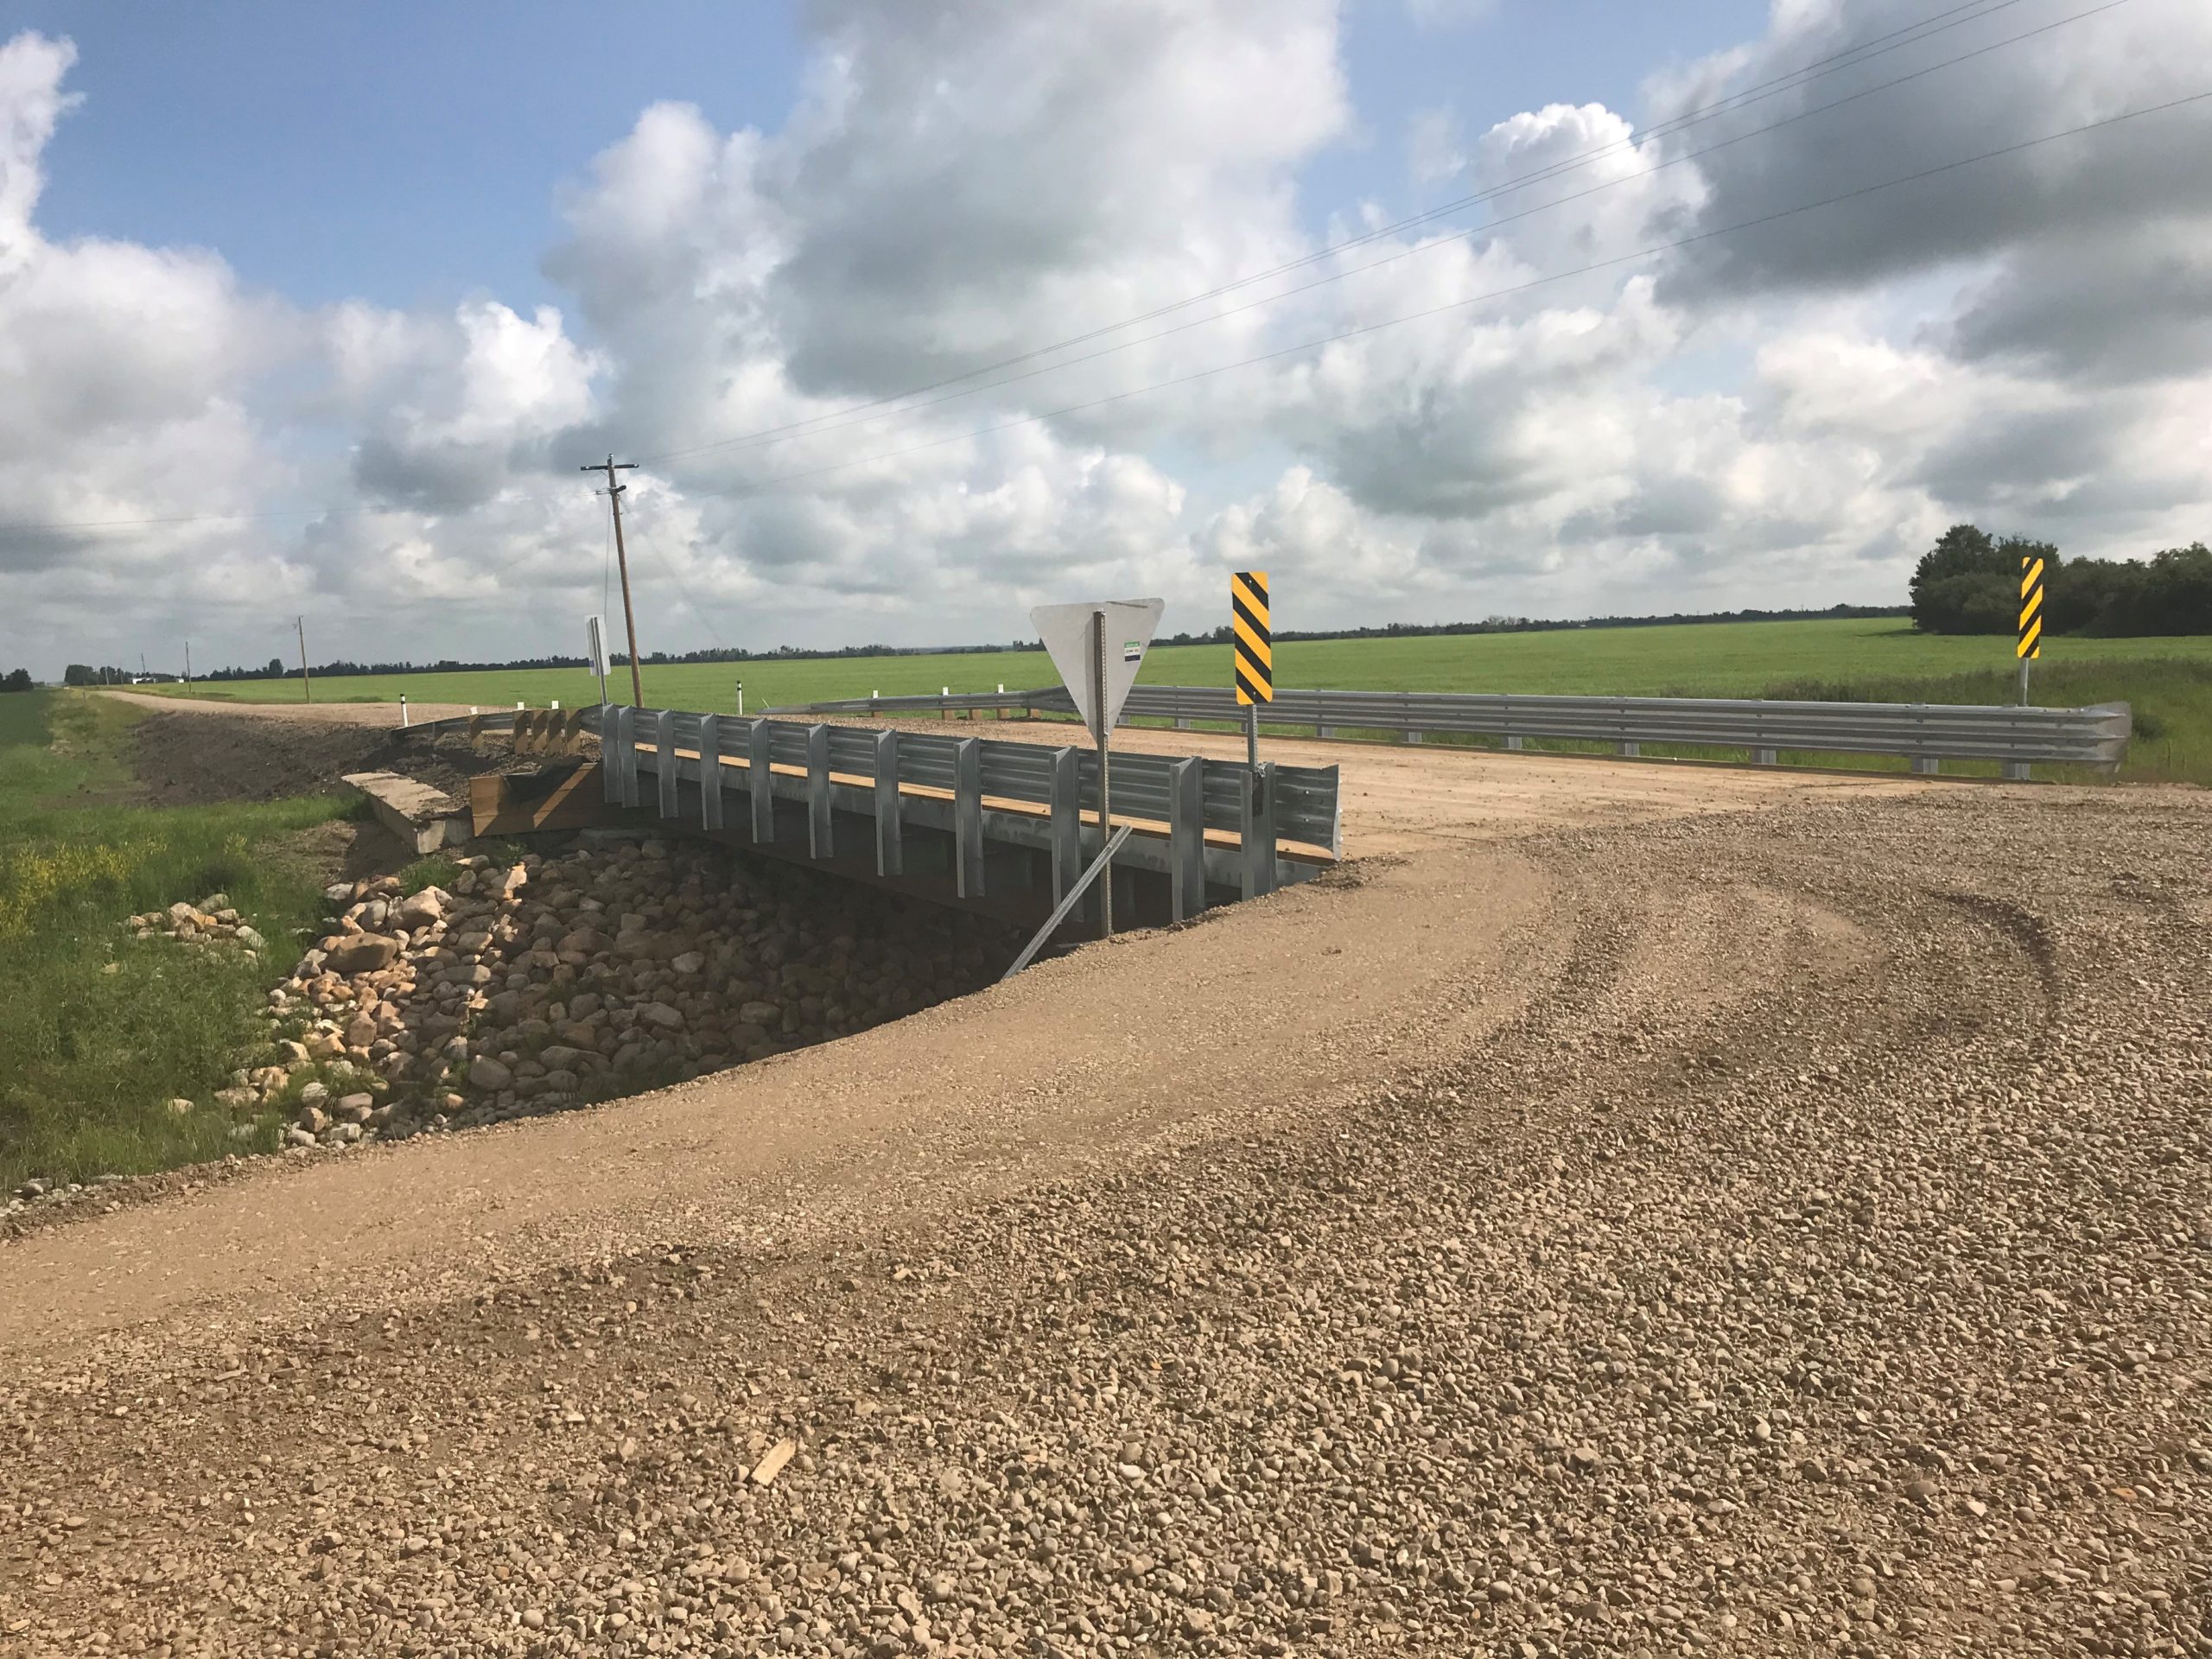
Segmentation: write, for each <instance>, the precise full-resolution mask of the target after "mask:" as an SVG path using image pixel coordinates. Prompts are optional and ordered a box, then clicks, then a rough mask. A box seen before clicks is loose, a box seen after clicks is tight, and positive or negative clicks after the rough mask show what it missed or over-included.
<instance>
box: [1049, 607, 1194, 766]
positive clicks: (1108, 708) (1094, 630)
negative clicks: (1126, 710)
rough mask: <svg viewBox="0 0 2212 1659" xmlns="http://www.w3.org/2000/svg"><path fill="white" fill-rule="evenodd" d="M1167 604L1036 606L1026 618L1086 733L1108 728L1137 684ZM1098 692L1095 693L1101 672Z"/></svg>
mask: <svg viewBox="0 0 2212 1659" xmlns="http://www.w3.org/2000/svg"><path fill="white" fill-rule="evenodd" d="M1166 608H1167V601H1165V600H1160V599H1107V600H1099V601H1095V602H1093V603H1091V604H1089V605H1039V606H1038V607H1036V608H1035V609H1034V610H1033V611H1031V612H1030V613H1029V620H1030V624H1031V626H1033V627H1034V628H1035V629H1036V630H1037V632H1039V634H1040V635H1042V636H1043V638H1044V641H1045V649H1046V651H1047V652H1051V653H1052V666H1053V667H1054V668H1057V669H1058V670H1059V671H1060V681H1061V683H1063V684H1065V686H1066V687H1067V689H1068V695H1069V696H1071V697H1073V698H1074V699H1075V706H1076V712H1077V714H1079V715H1082V716H1083V723H1084V725H1086V726H1088V727H1090V734H1091V735H1092V736H1093V737H1099V736H1101V735H1102V734H1104V733H1106V732H1110V731H1111V730H1113V729H1114V721H1116V719H1117V718H1118V717H1119V716H1120V715H1121V712H1122V704H1123V703H1125V702H1128V700H1129V688H1130V687H1131V686H1133V685H1135V683H1136V682H1137V670H1138V668H1139V667H1141V665H1142V664H1143V662H1144V653H1145V647H1146V646H1147V645H1150V644H1151V643H1152V635H1153V630H1154V629H1155V628H1157V627H1158V626H1160V613H1161V612H1162V611H1164V610H1166ZM1102 619H1103V625H1104V629H1105V641H1106V649H1105V652H1104V653H1103V655H1104V657H1105V659H1106V660H1105V661H1104V662H1103V663H1101V662H1100V661H1099V660H1098V658H1099V656H1100V654H1101V653H1100V652H1099V649H1098V637H1099V635H1098V629H1099V626H1100V622H1101V620H1102ZM1102 670H1103V678H1104V681H1105V686H1104V693H1103V696H1101V695H1100V692H1099V681H1100V678H1101V671H1102Z"/></svg>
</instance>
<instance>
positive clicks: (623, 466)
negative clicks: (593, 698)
mask: <svg viewBox="0 0 2212 1659" xmlns="http://www.w3.org/2000/svg"><path fill="white" fill-rule="evenodd" d="M637 464H638V463H637V462H636V461H617V460H615V459H614V457H613V456H612V455H609V456H608V457H607V459H606V460H605V461H594V462H593V463H592V464H591V465H590V466H588V467H578V468H577V469H576V470H577V471H578V472H582V473H605V474H607V505H608V506H610V507H612V508H613V510H614V563H615V566H616V568H617V569H620V571H621V572H622V626H623V628H624V630H625V631H626V632H627V633H628V634H629V636H630V702H631V705H632V707H633V708H639V709H642V708H644V707H645V682H644V681H643V680H642V679H640V678H639V676H638V613H637V612H636V611H634V610H632V608H631V606H630V555H629V552H628V550H626V548H624V547H623V545H622V492H623V491H625V490H626V489H628V488H629V487H630V486H628V485H626V484H625V483H622V482H621V481H620V480H618V479H616V477H615V476H614V474H617V473H626V472H630V471H632V470H634V469H635V468H636V467H637Z"/></svg>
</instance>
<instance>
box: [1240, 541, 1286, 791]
mask: <svg viewBox="0 0 2212 1659" xmlns="http://www.w3.org/2000/svg"><path fill="white" fill-rule="evenodd" d="M1229 613H1230V630H1229V631H1230V633H1231V634H1233V635H1234V636H1235V637H1236V701H1237V702H1239V703H1241V704H1243V709H1244V758H1245V760H1246V761H1247V762H1248V763H1249V765H1250V766H1251V768H1252V771H1253V772H1254V774H1255V775H1256V774H1257V773H1258V772H1259V770H1260V705H1261V704H1262V703H1263V702H1274V700H1275V647H1274V627H1273V626H1272V625H1271V624H1270V623H1269V621H1268V573H1267V572H1266V571H1264V570H1238V571H1236V572H1234V573H1233V574H1232V575H1230V578H1229Z"/></svg>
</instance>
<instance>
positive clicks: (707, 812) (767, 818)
mask: <svg viewBox="0 0 2212 1659" xmlns="http://www.w3.org/2000/svg"><path fill="white" fill-rule="evenodd" d="M556 720H559V721H562V723H563V725H564V726H565V727H566V728H567V729H569V731H572V732H573V731H577V730H582V731H590V732H594V733H596V734H598V735H599V738H600V753H601V770H602V772H603V774H604V780H605V781H604V789H605V798H606V799H607V801H608V802H609V803H610V804H615V805H620V806H625V807H632V808H651V809H652V810H654V811H655V812H656V813H657V814H658V816H659V817H664V818H677V817H690V818H695V819H696V826H697V827H698V828H699V829H702V830H720V831H722V832H724V833H726V834H731V835H737V836H744V837H746V838H749V839H751V840H753V841H754V842H779V827H778V823H777V816H776V811H775V806H776V803H777V802H778V801H786V802H791V803H794V804H798V805H799V806H801V807H802V808H803V809H804V829H803V831H793V830H791V828H790V827H789V821H788V820H787V822H786V825H785V829H784V830H783V832H782V840H783V841H785V842H791V843H792V846H793V847H794V848H795V847H796V846H800V845H803V846H804V849H805V850H806V855H807V856H808V857H810V858H811V859H816V860H825V861H826V860H829V859H833V858H846V859H852V858H864V859H866V860H867V861H868V862H869V863H871V864H872V866H873V868H874V874H876V875H877V876H879V877H882V878H886V879H890V878H896V877H898V876H899V875H901V874H902V873H903V871H902V865H903V862H904V861H905V858H906V854H907V852H908V851H909V850H910V849H907V848H906V847H905V845H904V843H902V842H901V839H900V836H899V829H900V828H901V827H902V826H907V825H911V826H912V827H914V828H916V829H929V830H936V831H940V832H943V833H944V834H945V835H947V836H950V841H951V863H950V874H951V877H952V880H953V882H954V888H955V891H956V892H957V894H958V896H959V897H961V898H963V899H968V898H982V897H983V896H984V893H983V889H984V884H985V881H986V878H987V869H988V866H987V864H986V861H985V859H984V855H983V854H984V843H985V842H986V841H989V842H998V843H1011V844H1013V845H1016V846H1026V847H1031V848H1034V849H1038V850H1039V851H1041V852H1043V853H1046V854H1047V855H1049V857H1048V860H1047V861H1046V862H1047V864H1048V866H1049V868H1050V871H1051V875H1050V878H1049V884H1050V887H1051V889H1052V899H1054V900H1057V899H1058V898H1059V897H1060V896H1061V895H1062V893H1065V890H1066V887H1067V885H1068V884H1069V883H1070V882H1071V881H1073V880H1075V878H1076V877H1077V875H1078V874H1080V873H1081V871H1082V869H1083V868H1084V865H1085V864H1087V863H1088V862H1089V861H1090V858H1091V857H1092V856H1094V855H1096V851H1097V849H1098V847H1099V845H1100V844H1101V843H1102V842H1103V838H1104V830H1103V829H1102V827H1101V826H1100V824H1099V822H1098V765H1097V757H1096V755H1095V754H1093V753H1090V752H1088V751H1078V750H1077V749H1075V748H1073V747H1065V748H1060V749H1052V748H1048V747H1045V746H1043V745H1041V744H1037V743H1017V742H999V741H989V740H988V739H983V738H977V737H952V736H942V735H938V734H915V733H911V732H885V731H880V730H876V729H873V728H864V727H849V726H831V725H826V724H804V723H801V722H798V721H785V720H769V719H762V718H754V719H745V718H741V717H739V716H735V715H697V714H690V713H687V712H684V711H683V710H680V709H632V708H629V707H626V706H622V705H608V706H606V707H603V708H592V709H582V710H576V711H572V712H571V713H570V714H569V715H567V716H565V717H563V716H553V715H535V714H530V713H524V714H522V715H519V716H518V714H517V713H516V711H513V710H505V711H502V712H499V713H495V714H493V715H476V716H472V717H469V718H467V719H457V720H451V721H438V722H435V723H433V724H429V725H424V726H418V727H415V728H410V729H411V730H412V731H413V732H414V733H416V734H427V735H429V736H432V737H435V736H438V735H442V734H448V733H458V732H461V731H470V732H477V733H481V732H486V731H508V730H512V731H516V732H517V733H518V741H519V740H520V737H521V735H522V734H525V733H530V734H537V730H538V728H539V727H540V726H541V725H546V726H550V724H551V722H553V721H556ZM756 780H760V781H763V782H765V785H766V787H763V788H756V787H755V784H756ZM687 791H688V792H687ZM733 794H738V795H742V796H743V797H744V799H742V800H732V799H730V798H729V797H730V796H732V795H733ZM841 815H842V816H844V817H845V818H846V822H845V823H842V824H841V823H840V821H839V820H840V817H841ZM853 817H862V818H868V819H872V820H874V823H873V825H872V826H871V827H870V828H869V829H868V833H867V835H866V836H865V837H864V841H865V845H863V844H862V843H861V841H860V840H856V839H855V837H854V836H852V835H851V834H850V833H849V831H850V829H851V828H852V825H851V823H850V819H851V818H853ZM1114 823H1115V824H1116V826H1119V825H1123V824H1127V825H1128V826H1130V827H1131V828H1132V829H1134V831H1135V834H1134V836H1133V837H1132V838H1131V840H1130V841H1129V842H1128V845H1127V847H1126V848H1125V849H1124V851H1123V853H1122V855H1119V856H1118V857H1117V860H1116V862H1117V863H1119V862H1126V863H1127V864H1128V865H1129V866H1130V867H1131V868H1141V869H1151V870H1154V871H1156V872H1157V873H1159V874H1162V875H1165V876H1166V877H1167V878H1168V886H1169V889H1170V891H1171V893H1172V894H1173V899H1172V907H1173V914H1174V916H1175V918H1177V919H1181V918H1185V917H1187V916H1190V915H1193V914H1195V913H1196V912H1198V910H1200V909H1202V908H1204V907H1205V902H1206V899H1205V888H1206V886H1207V885H1208V883H1210V882H1211V884H1213V885H1214V886H1216V887H1228V888H1230V889H1233V890H1235V891H1237V892H1239V893H1242V894H1243V895H1244V896H1246V897H1250V896H1254V895H1255V894H1257V893H1268V892H1271V891H1273V890H1274V887H1276V885H1277V884H1278V883H1279V882H1280V881H1282V880H1300V879H1303V878H1304V877H1306V876H1308V875H1311V874H1314V873H1316V872H1317V871H1318V869H1319V868H1320V867H1322V866H1324V865H1325V864H1327V863H1328V862H1330V861H1332V860H1334V859H1336V858H1337V857H1338V856H1340V855H1341V854H1342V850H1343V826H1342V821H1341V817H1340V815H1339V810H1338V787H1337V768H1336V767H1334V766H1276V765H1273V764H1268V765H1263V766H1261V767H1260V768H1259V770H1258V772H1256V773H1255V772H1254V771H1253V770H1252V769H1251V768H1250V767H1249V766H1245V765H1244V764H1243V762H1241V761H1228V760H1205V759H1202V758H1199V757H1197V756H1191V757H1184V758H1178V757H1173V756H1168V755H1156V754H1128V755H1118V756H1116V765H1115V767H1114ZM841 831H842V832H845V833H841ZM779 844H780V843H779ZM786 850H789V849H786Z"/></svg>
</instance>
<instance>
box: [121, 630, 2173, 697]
mask: <svg viewBox="0 0 2212 1659" xmlns="http://www.w3.org/2000/svg"><path fill="white" fill-rule="evenodd" d="M2152 660H2159V661H2164V660H2179V661H2183V662H2190V663H2200V664H2208V665H2212V637H2203V638H2191V639H2053V640H2051V641H2050V644H2049V645H2048V646H2047V647H2046V649H2045V651H2044V660H2043V662H2042V664H2040V665H2039V667H2038V670H2037V671H2038V673H2041V674H2044V675H2045V676H2046V677H2048V675H2049V673H2050V671H2053V670H2056V669H2059V668H2062V667H2064V668H2071V667H2077V666H2086V665H2089V664H2116V663H2121V662H2127V663H2135V662H2143V661H2152ZM2011 672H2012V646H2011V642H2010V641H2009V640H2006V639H1966V638H1960V637H1957V636H1944V635H1935V634H1921V633H1915V632H1913V631H1912V630H1911V628H1910V626H1907V625H1906V624H1905V623H1904V622H1903V621H1901V620H1897V619H1894V618H1887V617H1878V618H1873V619H1871V620H1859V621H1842V622H1830V621H1811V622H1713V623H1701V624H1694V625H1688V626H1680V627H1656V628H1592V629H1580V628H1578V629H1565V630H1560V631H1559V632H1548V633H1492V634H1460V635H1455V636H1452V637H1448V638H1443V639H1316V640H1303V641H1300V640H1293V641H1290V642H1287V643H1286V644H1284V645H1281V646H1279V647H1277V649H1276V652H1275V678H1276V681H1277V683H1280V684H1282V685H1294V686H1304V687H1310V688H1314V689H1319V690H1392V691H1526V692H1543V691H1556V692H1569V693H1586V694H1590V695H1595V696H1763V695H1766V694H1767V693H1769V692H1770V691H1771V690H1773V689H1774V688H1776V687H1778V686H1783V685H1789V684H1798V683H1805V682H1808V681H1818V682H1821V683H1829V684H1838V683H1852V682H1858V681H1871V680H1882V681H1886V682H1894V683H1903V682H1915V681H1923V680H1930V679H1944V678H1948V677H1954V676H1958V675H1963V674H1996V675H1999V676H2000V677H2003V676H2009V675H2010V673H2011ZM1054 678H1055V677H1054V675H1053V672H1052V664H1051V662H1050V661H1049V660H1048V659H1047V658H1046V656H1045V653H1044V652H1040V651H1038V652H1012V651H1006V652H976V653H972V654H969V653H955V654H950V655H944V656H925V657H853V658H828V659H799V660H791V661H772V660H771V661H760V662H749V663H699V664H677V665H673V666H668V667H652V666H648V667H647V668H646V669H645V701H646V702H649V703H651V704H653V705H654V706H656V707H658V708H675V709H699V710H701V711H702V712H703V711H709V710H712V711H717V712H721V713H729V712H732V711H734V709H735V708H736V706H737V682H738V681H739V680H741V679H742V680H743V681H744V682H745V703H746V707H747V709H753V710H758V709H763V708H767V707H772V706H775V705H779V704H783V703H792V702H815V701H817V700H818V699H822V698H826V697H864V696H868V695H869V694H870V693H871V692H880V693H882V694H883V695H884V696H906V695H910V694H913V693H926V692H932V691H936V690H939V689H940V688H942V687H944V686H950V687H951V688H952V689H953V690H955V691H987V690H991V689H992V688H994V687H995V686H998V685H1001V684H1002V685H1004V686H1006V687H1007V689H1008V690H1028V689H1029V688H1031V687H1033V686H1039V685H1049V684H1052V683H1053V682H1054ZM1141 678H1142V679H1143V680H1144V681H1145V682H1147V683H1150V684H1154V685H1226V684H1227V683H1229V648H1228V647H1227V646H1226V645H1163V646H1161V647H1160V648H1159V649H1157V650H1155V651H1154V652H1152V653H1151V654H1150V655H1148V656H1147V658H1146V659H1145V664H1144V671H1143V673H1142V675H1141ZM611 683H612V684H613V687H614V689H615V695H616V697H617V700H618V701H624V702H626V701H627V700H628V693H629V683H630V680H629V674H628V671H626V670H623V671H617V672H616V674H615V675H614V677H613V681H612V682H611ZM149 689H152V690H159V691H161V692H163V693H165V694H168V695H174V696H182V695H183V694H184V693H183V688H182V687H181V686H162V687H156V688H149ZM403 693H404V694H405V695H406V696H409V697H410V698H412V699H413V700H414V701H416V702H461V703H471V702H473V703H476V704H479V705H480V706H483V707H486V708H495V707H500V706H505V707H512V706H513V704H515V703H516V702H527V703H528V704H529V705H530V706H531V708H533V709H542V708H543V707H544V706H545V705H546V704H547V703H548V702H553V701H555V700H556V699H557V700H558V701H559V702H561V704H562V706H563V707H564V708H568V707H573V706H574V705H575V704H576V703H578V702H594V701H595V700H596V698H597V696H598V691H597V685H596V682H594V680H593V678H592V677H591V676H590V675H589V674H588V673H587V672H586V671H584V670H582V669H580V668H579V669H517V670H491V671H485V672H481V673H462V674H389V675H364V676H361V677H354V678H346V679H327V680H321V681H318V682H317V683H316V684H315V696H316V698H317V699H318V700H320V701H325V702H397V701H398V700H399V697H400V696H401V695H402V694H403ZM193 695H194V696H210V697H224V698H235V699H238V700H239V701H243V702H297V701H298V700H299V696H300V683H299V682H298V681H297V680H296V679H290V680H244V681H238V682H236V683H232V684H228V685H220V686H212V685H207V684H202V685H199V686H195V687H194V690H193ZM2006 696H2007V700H2009V696H2010V692H2009V680H2008V681H2007V684H2006Z"/></svg>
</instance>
